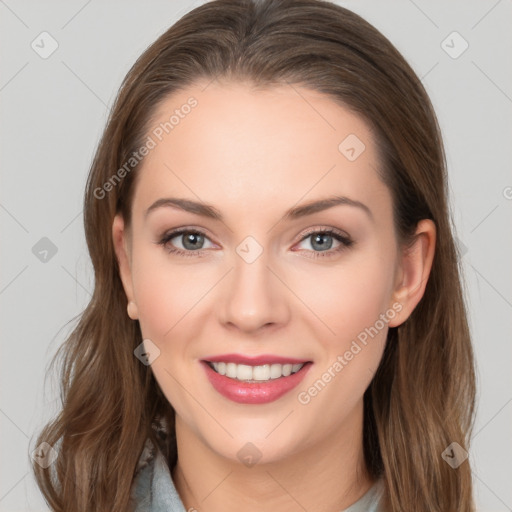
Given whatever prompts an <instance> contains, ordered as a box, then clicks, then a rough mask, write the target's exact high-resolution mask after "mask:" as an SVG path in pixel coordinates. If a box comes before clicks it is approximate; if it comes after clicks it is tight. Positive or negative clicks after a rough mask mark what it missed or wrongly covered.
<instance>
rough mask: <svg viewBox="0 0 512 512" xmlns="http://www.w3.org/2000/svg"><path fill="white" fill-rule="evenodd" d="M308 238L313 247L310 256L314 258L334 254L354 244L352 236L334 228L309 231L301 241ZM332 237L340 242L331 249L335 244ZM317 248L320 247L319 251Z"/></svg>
mask: <svg viewBox="0 0 512 512" xmlns="http://www.w3.org/2000/svg"><path fill="white" fill-rule="evenodd" d="M308 239H311V242H310V245H311V247H313V255H312V256H310V257H313V258H325V257H330V256H334V255H336V254H338V253H340V252H341V251H344V250H345V249H347V248H349V247H351V246H352V245H353V244H354V241H353V240H352V239H351V238H350V237H348V236H347V235H345V234H343V233H342V232H338V231H337V230H335V229H332V228H329V229H316V230H314V231H309V232H308V233H306V235H305V236H303V237H302V239H301V243H302V242H304V241H306V240H308ZM332 239H335V240H336V241H337V242H338V243H339V246H338V247H337V248H335V249H332V250H331V247H332V245H333V242H332ZM315 249H319V251H316V250H315Z"/></svg>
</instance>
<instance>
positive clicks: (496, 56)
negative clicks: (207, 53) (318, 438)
mask: <svg viewBox="0 0 512 512" xmlns="http://www.w3.org/2000/svg"><path fill="white" fill-rule="evenodd" d="M201 3H204V2H202V1H196V2H192V1H185V0H183V1H169V0H167V1H156V0H153V1H151V2H143V1H142V0H139V1H134V0H131V1H126V0H124V1H120V0H118V1H108V2H107V1H103V2H101V1H99V0H89V1H85V0H72V1H68V2H56V1H45V2H41V1H35V0H31V1H21V0H0V38H1V40H0V51H1V75H0V100H1V109H2V110H1V113H2V117H1V120H2V122H1V143H2V145H1V189H0V222H1V237H2V238H1V242H2V243H1V246H0V250H1V253H0V257H1V260H0V261H1V274H0V307H1V309H0V314H1V319H0V321H1V324H0V325H1V335H2V344H1V359H0V364H1V373H0V379H1V382H0V389H1V395H0V446H1V452H0V453H1V469H0V511H2V512H3V511H10V512H11V511H29V510H30V511H35V510H48V508H47V507H46V506H45V504H44V501H43V500H42V498H41V496H40V494H39V491H38V490H37V487H36V486H35V483H34V481H33V478H32V475H31V473H30V471H29V456H30V455H29V454H30V452H31V451H32V450H33V449H34V448H35V446H34V444H33V443H34V441H35V435H34V433H35V432H37V431H38V430H39V429H40V428H41V426H42V425H43V424H44V423H45V421H47V420H48V419H49V418H50V417H51V416H53V415H54V414H55V413H56V412H57V409H56V406H57V404H58V398H59V390H58V387H57V380H56V377H55V376H53V377H50V378H49V379H48V380H47V381H46V387H45V388H43V385H44V383H45V380H44V372H45V369H46V365H47V364H48V362H49V360H50V358H51V356H52V355H53V354H54V352H55V350H56V349H57V347H58V346H59V345H60V344H61V343H62V342H63V341H64V339H65V337H66V335H67V334H69V332H70V329H71V326H72V324H67V322H69V321H70V320H72V319H73V317H75V316H76V315H78V314H79V313H80V312H81V311H82V310H83V308H84V307H85V305H86V304H87V302H88V300H89V298H90V294H91V291H92V287H93V275H92V272H91V265H90V262H89V257H88V253H87V250H86V245H85V239H84V232H83V226H82V197H83V191H84V185H85V180H86V176H87V172H88V169H89V165H90V163H91V159H92V155H93V153H94V150H95V147H96V144H97V143H98V140H99V137H100V133H101V130H102V129H103V126H104V124H105V120H106V116H107V112H108V108H109V107H110V105H111V104H112V101H113V99H114V96H115V93H116V92H117V89H118V87H119V85H120V83H121V80H122V78H123V76H124V75H125V73H126V72H127V71H128V69H129V67H130V66H131V65H132V63H133V62H134V61H135V59H136V58H137V57H138V56H139V55H140V53H141V52H142V51H143V50H144V49H145V48H146V46H147V45H149V44H150V43H151V42H153V41H154V40H155V39H156V37H157V36H158V35H159V34H161V33H162V32H164V31H165V30H166V29H167V28H168V27H169V26H170V25H171V24H172V23H173V22H174V21H175V20H177V19H178V18H179V17H181V16H182V15H183V14H184V13H185V12H187V11H189V10H190V9H192V8H193V7H195V6H197V5H199V4H201ZM339 3H340V5H343V6H346V7H348V8H350V9H352V10H354V11H355V12H357V13H359V14H361V15H362V16H363V17H365V18H366V19H367V20H368V21H370V22H371V23H372V24H374V25H375V26H376V27H377V28H378V29H380V30H381V31H382V32H383V33H384V34H385V35H386V36H387V37H388V38H389V39H390V40H391V41H392V42H393V43H394V44H395V45H396V46H397V47H398V49H399V50H400V51H401V52H402V53H403V54H404V56H405V57H406V58H407V59H408V61H409V62H410V63H411V65H412V67H413V68H414V69H415V70H416V72H417V73H418V75H419V76H420V77H421V78H422V81H423V83H424V84H425V86H426V88H427V91H428V92H429V94H430V96H431V98H432V101H433V103H434V107H435V108H436V111H437V113H438V116H439V120H440V124H441V128H442V131H443V135H444V139H445V143H446V148H447V155H448V164H449V182H450V191H451V194H452V195H451V204H452V210H453V215H454V221H455V224H456V235H457V237H458V239H459V241H460V242H459V243H460V244H461V247H462V248H463V249H464V250H465V251H466V252H465V254H464V258H463V264H464V271H465V276H466V284H467V300H468V304H469V307H470V324H471V329H472V333H473V336H474V345H475V351H476V357H477V364H478V376H479V398H480V399H479V408H478V417H477V426H476V429H475V435H474V437H473V443H472V448H471V450H470V454H469V456H470V460H471V462H472V466H473V473H474V477H475V486H476V499H477V504H478V510H479V511H489V512H490V511H493V512H498V511H499V512H503V511H511V510H512V488H511V486H510V482H511V481H512V461H511V457H512V385H511V384H512V376H511V373H512V372H511V371H510V368H511V363H512V343H511V333H512V326H511V321H510V320H511V318H512V315H511V313H512V284H511V282H512V280H511V274H512V266H511V262H512V236H511V231H512V230H511V226H512V224H511V220H512V173H511V161H512V158H511V156H512V155H511V143H512V137H511V135H512V134H511V132H512V130H511V127H512V116H511V113H512V99H511V98H512V87H511V85H512V59H511V58H510V56H511V55H512V30H511V27H510V20H512V5H511V1H510V0H498V1H496V0H489V1H470V2H467V1H452V2H450V3H449V4H448V2H443V1H440V0H439V1H426V0H414V1H413V0H402V1H393V2H391V1H386V2H384V1H379V0H372V1H370V0H358V1H344V2H339ZM43 31H47V32H49V33H50V34H51V36H52V37H53V38H54V39H55V40H56V41H57V43H58V48H57V50H56V51H55V52H54V53H53V54H52V55H51V56H49V57H48V58H46V59H43V58H42V57H41V56H40V55H39V54H38V53H36V51H34V50H33V49H32V47H31V44H32V42H33V41H35V43H34V44H39V51H43V48H42V46H43V44H44V47H45V50H44V51H47V50H48V49H49V48H50V42H51V41H50V40H49V39H46V40H45V42H44V43H41V37H44V36H39V35H40V34H41V32H43ZM454 31H456V32H458V34H460V36H461V37H462V38H463V39H461V38H460V37H459V36H458V35H453V34H452V33H453V32H454ZM448 36H449V37H448ZM447 37H448V39H447ZM443 41H445V43H443ZM464 41H467V43H468V44H469V47H468V48H467V50H466V51H465V52H464V53H462V54H461V55H460V56H457V58H453V57H454V55H456V54H458V53H459V52H460V51H461V50H462V49H463V48H464ZM445 50H446V51H445ZM447 51H448V52H449V53H451V54H452V55H451V56H450V55H449V54H448V53H447ZM44 237H47V238H48V239H49V240H51V242H52V244H54V245H55V248H56V250H57V252H56V253H55V254H54V255H52V253H51V252H49V253H48V254H47V255H46V259H47V261H46V262H45V261H41V259H40V258H42V257H43V256H44V253H39V254H38V250H39V251H41V250H43V249H44V247H43V246H44V244H48V242H47V241H46V242H45V241H43V242H40V240H41V239H42V238H44ZM38 243H39V244H43V246H39V245H36V244H38ZM34 246H36V249H37V250H34V252H35V253H36V254H34V252H33V247H34ZM41 247H43V249H41ZM37 256H39V257H37Z"/></svg>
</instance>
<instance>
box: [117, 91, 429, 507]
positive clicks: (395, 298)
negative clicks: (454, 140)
mask: <svg viewBox="0 0 512 512" xmlns="http://www.w3.org/2000/svg"><path fill="white" fill-rule="evenodd" d="M205 86H206V83H201V84H196V85H194V86H191V87H189V88H187V90H185V91H181V92H179V93H176V94H175V95H173V96H171V97H169V98H168V99H166V100H165V102H163V103H162V104H161V105H160V107H159V110H158V112H157V113H156V116H155V117H154V118H153V121H154V125H155V126H157V125H158V124H159V123H160V122H165V121H166V120H168V119H169V116H170V114H172V112H173V111H174V110H175V109H176V108H180V106H181V105H183V104H184V103H186V101H187V99H188V98H189V97H190V96H194V98H196V99H197V101H198V105H197V106H196V107H195V108H194V109H193V110H192V111H191V112H190V114H188V115H187V116H185V117H184V118H183V119H180V122H179V124H178V125H176V126H175V127H174V129H173V130H172V131H170V132H169V134H168V135H166V136H165V137H164V138H163V139H162V141H161V142H159V143H158V144H157V146H156V147H155V148H154V149H152V150H151V151H150V153H149V155H148V156H146V157H145V159H144V161H143V166H142V169H141V174H140V176H138V182H137V184H136V189H135V195H134V200H133V205H132V219H133V222H132V225H131V227H130V230H128V229H126V230H125V227H124V223H123V219H122V218H121V217H120V216H119V215H118V216H116V218H115V220H114V223H113V226H112V233H113V239H114V243H115V247H116V253H117V257H118V260H119V265H120V273H121V278H122V281H123V285H124V288H125V292H126V295H127V299H128V300H129V301H132V302H133V304H131V305H130V307H129V315H130V317H131V318H132V319H134V320H135V319H137V320H139V322H140V327H141V330H142V334H143V338H144V339H150V340H151V341H152V342H153V343H154V344H155V345H156V346H158V348H159V350H160V356H159V357H158V358H157V359H156V360H155V361H154V362H153V363H152V364H151V370H152V371H153V372H154V375H155V378H156V379H157V381H158V383H159V385H160V387H161V388H162V390H163V392H164V394H165V396H166V397H167V398H168V400H169V402H170V403H171V404H172V406H173V407H174V409H175V411H176V432H177V440H178V464H177V467H176V468H175V469H174V471H173V478H174V481H175V483H176V486H177V489H178V491H179V493H180V495H181V497H182V499H183V501H184V504H185V508H186V509H189V508H190V507H194V508H195V509H196V510H201V511H203V510H204V511H209V512H211V511H221V510H222V511H223V512H226V511H227V512H229V511H231V510H237V511H239V510H248V511H252V510H254V511H256V510H262V509H264V510H280V511H290V512H291V511H299V510H303V509H306V510H316V511H332V510H340V509H343V508H346V507H348V506H350V505H351V504H353V503H354V502H355V501H357V499H359V498H360V497H361V496H362V495H363V494H364V493H365V492H366V491H367V490H368V488H369V487H370V486H371V484H372V483H373V482H372V481H371V480H370V478H369V477H368V475H367V473H366V470H365V467H364V459H363V451H362V450H363V447H362V426H363V394H364V391H365V390H366V388H367V387H368V385H369V384H370V382H371V379H372V378H373V375H374V373H375V370H376V369H377V367H378V365H379V362H380V359H381V357H382V353H383V350H384V346H385V340H386V335H387V331H388V327H394V326H397V325H400V324H401V323H403V322H404V321H405V320H406V319H407V317H408V316H409V315H410V314H411V312H412V311H413V309H414V308H415V306H416V305H417V303H418V302H419V300H420V299H421V297H422V295H423V293H424V289H425V285H426V281H427V278H428V274H429V272H430V269H431V264H432V259H433V254H434V249H435V225H434V223H433V222H432V221H430V220H424V221H421V222H420V223H419V224H418V229H417V234H418V237H417V240H416V242H415V244H414V245H413V247H412V248H411V249H410V250H408V251H406V250H405V249H401V248H400V247H399V246H398V244H397V240H396V236H395V231H394V227H393V220H392V201H391V195H390V192H389V190H388V189H387V187H386V186H385V185H384V184H383V183H382V182H381V181H380V179H379V177H378V175H377V172H376V168H378V166H379V160H378V156H377V153H376V149H375V145H374V142H373V140H372V133H371V131H370V130H369V127H368V126H367V125H366V124H365V123H364V122H363V121H362V120H361V119H360V118H359V117H357V116H355V115H354V114H352V113H350V112H349V111H348V110H347V109H345V108H343V107H341V106H339V105H338V104H336V103H334V102H333V101H332V100H331V99H330V98H328V97H326V96H324V95H321V94H320V93H318V92H315V91H311V90H309V89H305V88H300V87H297V86H294V87H289V86H280V87H274V88H272V89H268V90H265V91H261V90H260V91H255V90H253V89H251V87H250V86H249V85H247V84H243V83H229V82H228V83H222V84H220V83H218V82H214V83H210V84H209V85H208V86H207V87H205ZM148 133H150V132H148ZM350 134H355V135H356V136H357V137H358V138H359V139H360V140H361V141H363V143H364V144H365V150H364V151H363V152H362V153H361V154H360V155H359V157H358V158H356V159H355V160H354V161H350V160H349V159H347V157H346V156H345V154H343V153H342V152H341V151H340V150H339V149H338V146H339V144H340V142H342V141H343V140H344V139H345V138H346V137H347V136H348V135H350ZM333 194H336V195H344V196H348V197H350V198H352V199H354V200H358V201H361V202H362V203H364V204H365V205H367V206H368V207H369V208H370V210H371V212H372V218H370V216H368V215H367V214H366V213H365V212H364V211H363V210H362V209H360V208H355V207H352V206H348V205H339V206H335V207H332V208H330V209H328V210H325V211H322V212H317V213H314V214H312V215H309V216H307V217H304V218H299V219H296V220H292V221H290V220H286V219H283V216H284V213H285V212H286V211H287V210H288V209H289V208H291V207H294V206H297V205H301V204H305V203H307V202H309V201H312V200H317V199H321V198H325V197H329V196H332V195H333ZM170 196H173V197H181V198H187V199H191V200H195V201H199V202H205V203H208V204H211V205H213V206H214V207H215V208H216V209H217V210H219V211H220V212H221V213H222V215H223V218H224V220H223V222H221V221H218V220H213V219H208V218H204V217H200V216H198V215H195V214H192V213H189V212H184V211H180V210H178V209H174V208H170V207H161V208H158V209H155V210H154V211H152V212H151V213H150V214H149V215H148V216H147V218H145V217H144V212H145V210H146V209H147V208H148V207H149V206H150V205H151V204H152V203H154V201H156V200H158V199H160V198H163V197H170ZM179 227H190V228H194V229H197V230H200V231H202V232H204V233H205V236H206V238H205V239H204V242H201V241H199V242H195V243H196V244H197V245H196V247H198V252H202V256H198V257H194V256H191V257H185V256H179V255H175V254H170V253H169V252H168V250H167V249H166V248H165V247H163V246H162V245H158V242H159V241H160V239H161V238H162V236H163V235H164V234H165V233H166V232H169V231H170V230H172V229H175V228H179ZM313 228H314V229H316V228H318V229H322V228H334V229H337V230H340V231H341V232H342V233H344V234H346V235H349V237H350V238H351V239H352V240H353V242H354V243H353V245H352V246H350V247H345V248H344V249H343V250H342V251H340V252H334V251H335V249H336V248H338V247H339V246H340V245H341V242H339V241H337V240H336V239H334V238H329V237H327V238H326V239H325V241H326V243H327V244H329V243H331V241H332V246H331V248H330V249H329V250H330V252H331V256H330V257H328V256H327V257H319V258H314V255H315V253H320V254H323V253H324V252H325V251H322V249H320V248H319V246H318V245H317V244H315V235H313V236H309V237H308V238H305V239H303V238H304V236H305V232H306V231H307V230H309V229H313ZM247 236H251V237H253V238H254V239H255V240H256V241H257V242H258V244H259V245H260V246H261V248H262V249H263V252H262V254H261V255H260V256H259V257H258V258H257V259H256V260H255V261H254V262H252V263H250V264H249V263H247V262H246V261H245V260H244V259H243V258H242V257H240V256H239V254H237V252H236V249H237V247H238V246H239V244H240V243H241V242H242V241H244V239H245V238H246V237H247ZM184 238H185V237H183V236H176V237H175V238H173V240H172V242H168V244H167V247H171V248H172V246H174V247H177V248H180V249H182V250H185V251H186V250H187V249H186V248H184V247H185V245H182V244H184V243H186V240H185V242H184ZM201 244H202V245H201ZM325 245H326V244H324V247H325ZM188 250H189V252H193V251H191V249H188ZM393 304H395V309H394V310H393V311H394V313H395V314H394V315H393V318H392V319H389V317H390V316H391V315H390V314H388V315H387V317H386V318H388V321H387V322H385V324H384V327H383V328H380V329H379V331H378V334H377V335H374V336H373V337H368V343H367V344H366V345H364V346H363V345H361V343H359V345H360V346H361V347H362V349H361V350H360V351H359V352H358V353H357V355H354V357H353V358H352V359H351V360H350V361H348V362H347V364H346V365H344V367H343V369H342V370H341V371H338V372H336V371H334V372H333V371H332V370H331V373H333V374H334V375H335V376H334V377H332V378H331V379H330V381H329V382H328V383H327V384H326V385H325V387H323V389H321V391H320V392H318V393H317V394H316V395H315V396H312V397H311V396H310V398H311V399H310V401H309V402H308V403H307V404H304V403H301V402H300V401H299V400H298V393H299V392H301V391H303V392H304V391H306V392H307V390H308V388H310V387H311V386H312V385H313V384H314V383H315V381H317V380H318V379H322V375H323V374H324V373H325V372H326V371H328V369H329V368H330V367H331V368H332V367H333V364H334V363H335V361H337V358H338V356H339V355H343V354H345V352H346V351H347V350H349V349H350V347H351V343H352V342H353V341H354V340H357V336H358V334H360V333H361V332H363V331H364V330H365V328H368V327H370V326H374V325H376V321H377V320H378V319H379V315H381V314H386V311H389V310H390V309H393ZM397 304H399V306H397ZM398 308H399V309H400V312H399V313H397V312H396V310H397V309H398ZM380 318H382V317H380ZM378 325H379V326H380V324H378ZM233 352H234V353H241V354H247V355H257V354H276V355H281V356H290V357H295V358H299V359H306V360H311V361H313V366H312V367H311V368H310V371H309V373H308V374H307V375H306V378H305V379H304V381H303V382H302V383H301V384H300V385H299V386H298V388H296V389H294V390H292V391H291V392H289V393H287V394H286V395H284V396H283V397H281V398H280V399H278V400H276V401H274V402H271V403H268V404H259V405H248V404H237V403H234V402H231V401H230V400H228V399H226V398H224V397H223V396H222V395H220V394H219V393H217V391H216V390H215V389H214V388H213V387H212V386H211V385H210V383H209V381H208V380H207V378H206V376H205V372H204V369H203V368H202V366H201V365H200V363H199V361H200V360H201V359H203V358H205V357H206V356H211V355H215V354H225V353H233ZM325 379H326V377H324V380H325ZM248 442H251V443H253V444H254V445H255V446H256V447H257V448H258V450H259V452H260V454H261V458H260V459H259V461H258V462H257V464H255V465H253V466H251V467H247V466H246V465H244V464H243V463H242V461H241V460H240V459H239V457H238V455H237V453H238V452H239V450H240V449H242V447H244V446H245V445H246V443H248Z"/></svg>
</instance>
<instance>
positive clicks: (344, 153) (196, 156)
mask: <svg viewBox="0 0 512 512" xmlns="http://www.w3.org/2000/svg"><path fill="white" fill-rule="evenodd" d="M147 135H148V136H149V137H151V139H152V140H153V142H154V147H153V149H151V151H150V152H149V154H148V155H147V156H146V157H145V158H144V161H143V164H142V166H141V168H140V169H139V171H138V172H140V173H141V174H140V176H139V177H138V180H137V188H136V193H135V197H134V205H133V207H134V210H135V209H143V208H147V206H149V204H150V203H151V202H153V201H155V200H157V199H159V198H160V197H164V196H165V194H169V195H173V196H176V195H181V197H187V198H190V199H195V200H197V199H198V198H200V199H204V200H205V201H206V202H208V203H212V204H215V205H221V208H220V209H221V210H222V211H223V212H226V215H228V214H229V211H230V209H231V210H232V212H233V214H234V215H237V216H238V215H241V214H244V213H247V214H254V212H256V213H258V212H259V213H261V211H262V209H265V208H266V209H272V208H274V207H276V208H277V207H278V206H279V208H281V205H284V206H285V207H286V209H287V208H288V207H289V206H291V205H293V204H296V203H297V202H300V201H301V199H303V200H304V201H307V200H312V199H316V198H318V197H324V196H325V195H327V194H333V193H338V194H340V195H341V194H343V195H346V196H349V197H353V198H354V199H357V200H359V201H362V202H364V203H367V204H368V203H372V202H375V201H376V200H377V198H381V199H382V197H383V194H384V195H385V196H387V192H386V187H385V186H384V184H383V183H382V182H381V181H380V179H379V178H378V174H377V169H378V167H379V165H380V163H379V161H378V157H377V154H376V148H375V143H374V141H373V135H372V132H371V130H370V127H369V126H367V124H366V123H365V122H364V121H363V120H362V119H361V118H360V117H359V116H357V115H355V114H354V113H352V112H350V111H349V110H348V109H347V108H345V107H343V106H341V105H340V104H338V103H336V102H334V101H333V99H331V98H330V97H328V96H325V95H323V94H321V93H319V92H316V91H312V90H310V89H306V88H303V87H299V86H296V85H293V86H291V85H290V86H289V85H284V86H279V87H272V88H269V89H265V90H255V89H254V88H252V87H251V86H250V85H248V84H243V83H224V84H219V83H217V82H212V83H210V84H208V83H202V84H198V85H195V86H191V87H189V88H187V89H185V90H182V91H179V92H177V93H174V94H173V95H171V96H169V97H168V98H166V99H165V100H164V101H162V103H161V104H160V105H159V107H158V109H157V111H156V112H155V114H154V115H153V117H152V120H151V123H150V129H149V131H148V134H147ZM387 197H388V199H389V196H387ZM388 206H389V205H388Z"/></svg>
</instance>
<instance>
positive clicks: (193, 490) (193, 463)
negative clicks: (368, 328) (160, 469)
mask: <svg viewBox="0 0 512 512" xmlns="http://www.w3.org/2000/svg"><path fill="white" fill-rule="evenodd" d="M362 411H363V408H362V402H361V404H360V406H359V407H356V409H355V410H354V411H353V414H352V415H351V418H349V419H348V420H347V421H346V423H345V424H344V425H343V426H341V427H340V428H339V429H338V431H337V432H335V433H334V434H333V435H332V436H329V437H328V438H324V440H322V441H321V442H320V443H316V444H314V445H312V446H310V447H308V448H307V449H304V450H297V452H295V453H294V454H292V455H290V456H288V457H286V459H281V460H278V461H274V462H269V463H266V464H255V465H254V466H251V467H247V466H245V465H244V464H241V463H240V462H238V461H235V460H232V459H228V458H226V457H223V456H221V455H219V454H218V453H216V452H214V451H213V450H211V449H210V448H209V447H208V446H206V445H205V444H204V443H203V442H202V441H201V440H199V438H198V437H196V435H195V434H194V433H193V432H192V431H191V430H190V429H188V427H187V426H186V425H184V424H183V422H182V421H181V420H180V419H179V418H178V417H177V418H176V438H177V445H178V462H177V464H176V467H175V468H174V469H173V471H172V477H173V481H174V484H175V486H176V489H177V491H178V493H179V495H180V497H181V499H182V501H183V504H184V505H185V509H186V510H197V511H201V512H232V511H233V512H234V511H236V512H239V511H240V510H244V511H248V512H253V511H254V512H256V511H260V510H262V509H264V510H279V511H283V512H296V511H299V510H315V511H318V512H330V511H332V510H343V509H345V508H348V507H349V506H350V505H352V504H353V503H355V502H356V501H357V500H358V499H360V498H361V496H363V495H364V494H365V493H366V492H367V491H368V489H369V488H370V487H371V485H373V483H374V481H373V480H372V479H371V478H370V476H369V475H368V473H367V471H366V466H365V462H364V455H363V443H362V421H363V415H362Z"/></svg>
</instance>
